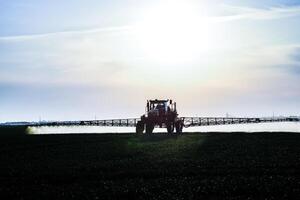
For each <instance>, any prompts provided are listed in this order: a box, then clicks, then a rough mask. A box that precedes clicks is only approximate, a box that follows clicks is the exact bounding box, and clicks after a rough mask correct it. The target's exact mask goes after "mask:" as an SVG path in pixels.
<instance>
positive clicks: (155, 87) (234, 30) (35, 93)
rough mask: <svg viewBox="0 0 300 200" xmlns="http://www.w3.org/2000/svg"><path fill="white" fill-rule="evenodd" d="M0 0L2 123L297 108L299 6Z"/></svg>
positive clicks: (229, 1)
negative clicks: (155, 110) (157, 109)
mask: <svg viewBox="0 0 300 200" xmlns="http://www.w3.org/2000/svg"><path fill="white" fill-rule="evenodd" d="M297 2H299V1H296V0H295V1H288V0H265V1H253V0H249V1H239V0H222V1H221V0H210V1H200V0H198V1H196V0H184V1H183V0H182V1H180V0H179V1H176V0H172V1H171V0H164V1H163V0H161V1H159V0H151V1H150V0H149V1H142V0H107V1H104V0H103V1H100V0H85V1H83V0H81V1H80V0H65V1H59V0H26V1H24V0H14V1H7V0H0V122H1V121H2V122H3V121H16V120H35V121H36V120H38V119H39V116H40V117H41V118H42V119H45V120H61V119H70V120H73V119H93V118H94V117H95V115H96V116H97V118H99V119H100V118H119V117H138V116H140V115H141V114H142V113H143V112H144V107H145V101H146V99H149V98H173V99H174V100H176V101H177V103H178V110H179V113H180V114H181V116H225V114H226V113H229V114H230V115H232V116H267V115H272V113H273V112H274V114H275V115H280V114H282V115H299V113H300V37H299V36H300V3H299V4H298V3H297Z"/></svg>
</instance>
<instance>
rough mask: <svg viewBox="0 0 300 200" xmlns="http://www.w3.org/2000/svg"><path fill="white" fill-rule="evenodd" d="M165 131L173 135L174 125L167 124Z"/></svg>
mask: <svg viewBox="0 0 300 200" xmlns="http://www.w3.org/2000/svg"><path fill="white" fill-rule="evenodd" d="M167 131H168V133H173V132H174V123H168V124H167Z"/></svg>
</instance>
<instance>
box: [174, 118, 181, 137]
mask: <svg viewBox="0 0 300 200" xmlns="http://www.w3.org/2000/svg"><path fill="white" fill-rule="evenodd" d="M175 129H176V133H177V134H180V133H182V129H183V123H182V121H181V120H179V121H177V122H176V123H175Z"/></svg>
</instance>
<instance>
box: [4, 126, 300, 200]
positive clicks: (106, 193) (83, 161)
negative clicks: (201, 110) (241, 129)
mask: <svg viewBox="0 0 300 200" xmlns="http://www.w3.org/2000/svg"><path fill="white" fill-rule="evenodd" d="M24 130H25V128H17V129H16V128H0V199H41V200H45V199H201V198H202V199H300V172H299V169H300V134H299V133H205V134H204V133H189V134H187V133H186V134H182V135H180V136H176V135H166V134H153V135H142V136H138V135H135V134H98V135H97V134H80V135H79V134H78V135H76V134H68V135H25V134H24Z"/></svg>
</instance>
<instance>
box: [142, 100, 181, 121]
mask: <svg viewBox="0 0 300 200" xmlns="http://www.w3.org/2000/svg"><path fill="white" fill-rule="evenodd" d="M170 112H176V103H175V102H174V103H173V102H172V100H157V99H155V100H148V101H147V107H146V115H147V116H160V117H162V116H165V115H167V114H169V113H170Z"/></svg>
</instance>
